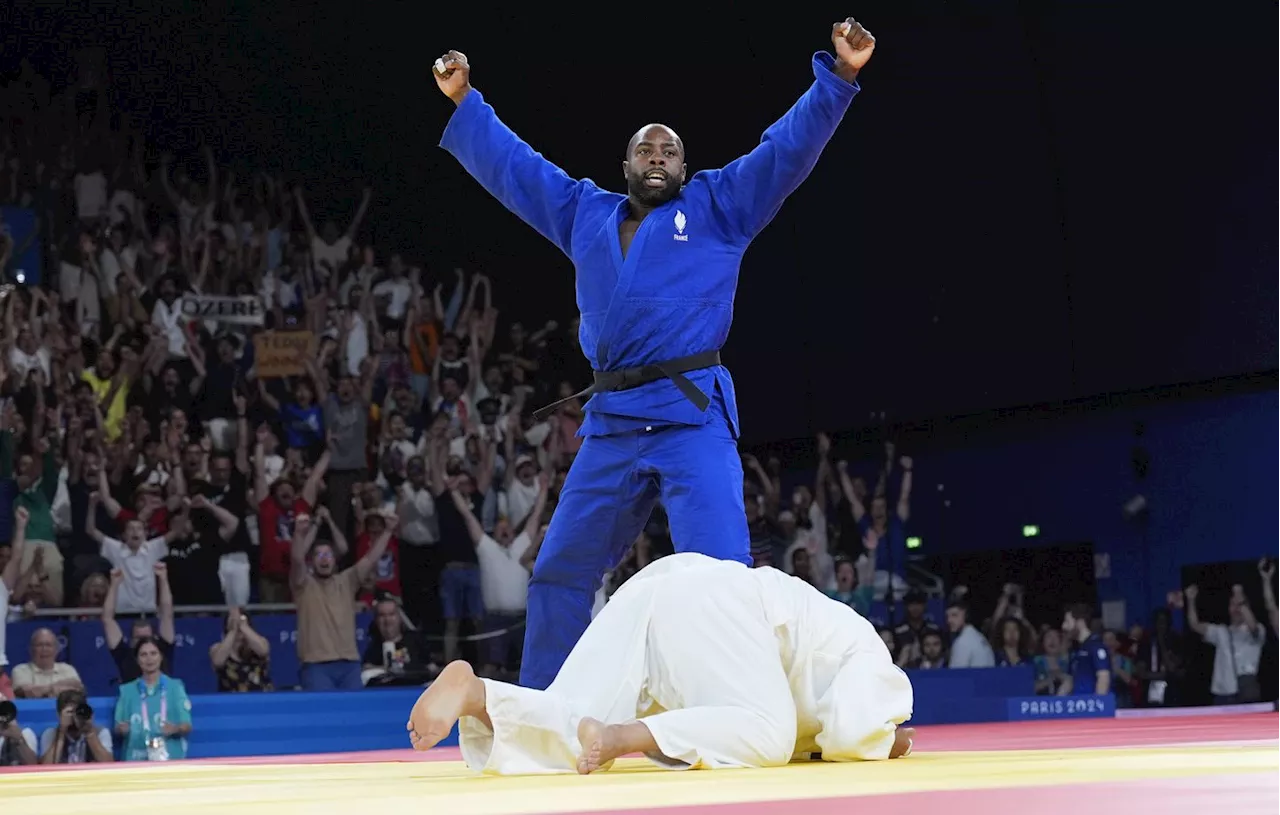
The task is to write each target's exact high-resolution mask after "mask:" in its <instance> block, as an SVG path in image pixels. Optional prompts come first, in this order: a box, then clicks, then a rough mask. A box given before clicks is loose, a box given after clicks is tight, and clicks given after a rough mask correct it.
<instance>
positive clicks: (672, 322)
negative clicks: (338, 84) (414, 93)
mask: <svg viewBox="0 0 1280 815" xmlns="http://www.w3.org/2000/svg"><path fill="white" fill-rule="evenodd" d="M834 62H835V61H834V59H833V57H832V56H831V55H830V54H827V53H824V52H819V53H817V54H815V55H814V57H813V73H814V82H813V84H812V85H811V86H810V87H809V89H808V90H807V91H806V92H805V93H804V95H802V96H801V97H800V99H799V100H798V101H797V102H796V104H795V105H794V106H793V107H792V108H791V110H789V111H788V112H787V113H786V114H785V115H784V116H783V117H782V118H781V119H779V120H778V121H777V122H775V123H774V124H773V125H772V126H770V127H769V129H768V130H766V131H765V133H764V137H763V138H762V139H761V141H760V144H759V145H758V146H757V147H756V148H755V149H753V150H752V151H751V152H750V153H748V154H747V155H745V156H743V157H741V158H739V159H737V160H735V161H733V162H731V163H730V164H728V165H726V166H725V167H723V168H722V169H719V170H708V171H703V172H699V173H697V174H695V175H694V176H693V177H692V178H690V179H689V180H688V182H687V183H686V185H685V186H684V188H683V189H682V190H681V191H680V194H679V195H678V196H676V197H675V198H674V199H673V200H671V201H669V202H667V203H666V204H664V205H662V206H660V207H658V208H657V209H655V210H653V211H652V212H650V213H649V215H648V216H647V217H646V218H645V219H644V221H643V222H642V223H641V224H640V227H639V229H638V230H637V232H636V234H635V237H634V239H633V240H632V243H631V246H630V248H629V250H628V251H627V252H626V254H625V256H624V254H623V251H622V246H621V242H620V240H619V236H618V229H619V226H620V225H621V224H622V222H623V221H624V220H625V219H626V218H627V216H628V214H629V209H628V205H627V197H626V196H625V195H621V194H619V193H614V192H609V191H607V190H603V189H601V188H600V187H598V186H596V184H595V183H593V182H592V181H590V180H589V179H583V180H575V179H573V178H571V177H569V176H568V175H567V174H565V172H564V171H562V170H561V169H559V168H558V167H556V166H555V165H554V164H552V163H551V162H550V161H548V160H547V159H545V158H543V157H542V156H541V155H539V154H538V153H537V152H535V151H534V150H533V149H532V148H530V147H529V145H527V144H525V143H524V142H523V141H521V140H520V138H519V137H517V136H516V135H515V133H514V132H512V131H511V129H510V128H508V127H507V126H506V125H505V124H503V123H502V121H501V120H499V119H498V117H497V115H496V114H495V112H494V110H493V108H492V107H491V106H490V105H489V104H488V103H487V102H486V101H485V99H484V97H483V96H482V95H481V94H480V92H479V91H477V90H475V89H472V90H471V92H470V93H468V94H467V96H466V97H465V98H464V99H463V100H462V102H461V104H459V105H458V107H457V109H456V110H455V111H454V113H453V116H452V117H451V118H450V120H449V125H448V127H447V128H445V132H444V135H443V137H442V138H441V142H440V146H441V147H443V148H444V149H445V150H447V151H449V152H450V153H451V154H452V155H453V156H454V157H455V158H457V159H458V161H459V162H460V163H461V164H462V166H463V167H464V168H465V169H466V170H467V172H469V173H470V174H471V175H472V176H473V177H475V178H476V180H478V181H479V182H480V183H481V185H483V186H484V188H485V189H486V190H488V191H489V193H490V194H492V195H493V196H494V197H495V198H497V199H498V200H499V201H501V202H502V204H503V205H504V206H506V207H507V209H509V210H511V211H512V212H513V213H515V214H516V215H517V216H519V217H520V218H521V219H522V220H523V221H525V222H526V223H527V224H529V225H530V226H532V227H533V228H534V229H536V230H537V231H538V232H539V233H541V234H542V235H543V236H544V237H546V238H547V239H548V240H550V241H552V242H553V243H554V244H555V245H556V246H557V247H559V248H560V250H561V251H563V252H564V253H565V254H566V255H567V256H568V257H569V259H570V260H571V261H572V262H573V264H574V266H575V269H576V272H577V278H576V286H577V301H578V308H579V310H580V311H581V315H582V319H581V328H580V330H579V335H578V339H579V341H580V343H581V345H582V351H583V353H584V354H585V355H586V357H587V359H588V360H589V361H591V363H592V365H593V367H595V369H596V370H597V371H605V372H609V371H619V370H622V369H628V368H636V367H640V366H644V365H656V364H658V363H665V362H668V361H671V360H675V359H679V358H682V357H687V356H692V355H694V354H700V353H703V352H707V351H717V350H719V349H720V348H721V346H723V345H724V342H725V340H726V339H727V338H728V336H729V326H730V324H731V322H732V319H733V298H734V292H735V290H736V289H737V285H738V269H739V266H740V264H741V261H742V256H743V253H745V252H746V249H747V246H748V245H749V244H750V243H751V241H752V240H753V239H754V238H755V236H756V235H757V234H758V233H759V232H760V230H762V229H763V228H764V227H765V225H766V224H768V223H769V221H770V220H772V219H773V217H774V215H775V214H777V211H778V209H779V208H780V207H781V206H782V202H783V201H784V200H785V199H786V197H787V196H788V195H790V194H791V193H792V192H793V191H794V190H795V189H796V187H798V186H799V185H800V182H802V181H803V180H804V179H805V178H806V177H807V176H808V175H809V173H810V171H811V170H812V169H813V167H814V164H816V163H817V160H818V156H819V155H820V154H821V152H822V149H823V148H824V147H825V146H826V144H827V142H828V141H829V140H830V138H831V136H832V134H833V133H834V132H835V129H836V127H837V126H838V125H839V123H840V120H841V119H842V118H843V116H844V113H845V111H846V110H847V109H848V107H849V103H850V102H851V101H852V100H853V97H854V95H855V94H856V93H857V92H858V86H857V84H856V83H850V82H846V81H845V80H843V79H841V78H840V77H839V76H837V75H836V74H835V73H833V71H832V69H833V67H834ZM686 377H687V379H688V381H689V382H691V383H692V384H693V385H694V386H696V387H697V388H698V390H700V391H701V392H702V393H703V394H704V395H706V396H707V397H708V398H709V400H710V404H709V405H706V406H705V408H699V407H698V406H697V405H695V404H694V403H693V402H692V401H691V400H690V399H689V398H688V397H687V396H685V395H684V394H683V393H681V391H680V390H679V389H678V388H677V387H676V385H675V383H674V382H673V381H672V380H670V379H660V380H658V381H655V382H650V383H648V384H645V385H641V386H639V387H635V388H631V389H629V390H618V391H609V392H604V393H597V394H595V395H594V396H592V397H591V399H590V400H589V401H588V402H587V404H586V406H585V410H586V418H585V420H584V423H583V425H582V428H581V430H580V432H579V435H581V436H583V437H584V440H583V443H582V447H581V449H580V450H579V452H578V456H577V458H576V459H575V460H574V463H573V466H572V468H571V469H570V471H569V475H568V477H567V478H566V480H565V485H564V489H563V491H562V492H561V495H560V501H559V504H558V505H557V507H556V511H555V514H554V516H553V518H552V521H551V527H550V529H549V530H548V531H547V535H546V538H545V540H544V541H543V544H542V549H541V550H540V551H539V553H538V558H537V560H536V562H535V565H534V568H533V577H532V579H531V580H530V583H529V606H528V617H527V621H526V625H527V630H526V632H525V646H524V662H523V668H522V671H521V676H520V683H521V684H522V685H524V686H525V687H530V688H536V689H540V690H541V689H545V688H546V687H547V686H548V685H550V684H551V681H552V680H553V679H555V676H556V674H557V673H558V672H559V670H560V666H561V665H562V664H563V663H564V660H565V658H566V657H567V656H568V655H569V652H570V651H571V650H572V649H573V646H574V645H575V644H576V643H577V641H578V639H579V637H581V636H582V632H583V631H585V630H586V628H587V625H588V623H590V621H591V606H592V601H593V599H594V595H595V592H596V590H597V589H598V588H599V586H600V581H601V579H602V578H603V576H604V574H605V572H607V571H608V570H609V569H612V568H613V567H614V566H616V565H617V563H618V562H619V561H620V560H621V559H622V558H623V557H624V556H625V555H626V553H627V550H628V548H629V547H630V546H631V545H632V543H633V542H634V541H635V539H636V537H637V536H638V535H639V533H640V531H641V529H642V528H643V526H644V524H645V522H646V521H647V520H648V517H649V513H650V511H651V510H652V508H653V506H654V502H655V501H658V500H661V501H662V503H663V505H664V507H665V508H666V510H667V515H668V518H669V519H670V523H671V537H672V542H673V543H674V545H675V548H676V550H677V551H681V552H686V551H693V552H699V553H702V554H705V555H709V556H711V557H715V558H720V559H726V560H737V561H741V562H743V563H747V564H750V563H751V555H750V543H749V539H748V534H747V526H746V511H745V508H744V507H743V497H742V464H741V460H740V458H739V454H738V449H737V436H738V409H737V403H736V401H735V399H734V391H733V380H732V378H731V377H730V376H729V372H728V370H726V369H725V368H724V367H722V366H720V365H714V366H711V367H708V368H702V369H700V370H696V371H692V372H689V373H687V374H686Z"/></svg>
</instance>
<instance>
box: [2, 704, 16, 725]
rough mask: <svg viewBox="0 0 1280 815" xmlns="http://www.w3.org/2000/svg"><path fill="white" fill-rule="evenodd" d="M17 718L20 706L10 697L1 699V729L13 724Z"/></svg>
mask: <svg viewBox="0 0 1280 815" xmlns="http://www.w3.org/2000/svg"><path fill="white" fill-rule="evenodd" d="M16 718H18V706H17V705H15V704H14V703H13V702H10V701H9V700H8V699H0V729H3V728H6V727H8V726H9V725H10V724H13V720H14V719H16Z"/></svg>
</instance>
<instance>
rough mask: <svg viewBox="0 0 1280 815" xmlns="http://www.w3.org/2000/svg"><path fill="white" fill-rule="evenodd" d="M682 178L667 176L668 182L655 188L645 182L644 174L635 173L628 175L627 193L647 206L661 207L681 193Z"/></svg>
mask: <svg viewBox="0 0 1280 815" xmlns="http://www.w3.org/2000/svg"><path fill="white" fill-rule="evenodd" d="M680 180H681V179H680V178H679V177H677V176H674V175H668V176H667V183H666V184H664V185H663V186H661V187H658V188H656V189H655V188H653V187H649V186H647V185H646V184H645V183H644V175H643V174H640V175H636V174H634V173H632V174H630V175H628V176H627V194H628V195H629V196H630V197H631V198H633V199H635V200H636V201H639V202H640V203H641V204H644V205H645V206H646V207H660V206H662V205H663V204H665V203H667V202H668V201H670V200H671V199H673V198H675V197H676V196H677V195H679V194H680V187H681V184H680Z"/></svg>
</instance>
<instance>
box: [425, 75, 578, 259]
mask: <svg viewBox="0 0 1280 815" xmlns="http://www.w3.org/2000/svg"><path fill="white" fill-rule="evenodd" d="M433 74H434V76H435V79H436V84H437V85H439V86H440V91H441V93H443V94H444V95H445V96H447V97H449V98H450V99H452V100H453V102H454V104H456V105H457V106H458V109H457V110H456V111H454V113H453V117H452V118H450V119H449V125H448V126H447V127H446V128H445V130H444V135H443V136H442V137H441V139H440V146H441V147H443V148H444V149H445V150H447V151H449V153H451V154H452V155H453V157H454V158H456V159H457V160H458V161H459V162H460V163H461V164H462V166H463V167H464V168H465V169H466V171H467V172H468V173H470V174H471V175H472V177H473V178H475V179H476V180H477V181H479V182H480V184H481V186H483V187H484V188H485V189H486V190H488V191H489V194H490V195H492V196H493V197H494V198H497V199H498V200H499V201H501V202H502V205H503V206H505V207H506V208H507V209H509V210H511V211H512V212H513V213H515V214H516V215H517V216H519V217H520V219H521V220H523V221H524V222H525V223H527V224H529V226H531V227H533V228H534V229H536V230H538V232H539V233H540V234H541V235H542V236H543V237H545V238H546V239H547V240H549V241H551V242H552V243H554V244H555V245H556V246H557V247H559V248H560V251H562V252H564V253H565V254H566V255H568V254H569V252H570V247H569V243H570V235H571V234H572V231H573V220H574V215H575V213H576V211H577V208H578V201H579V199H580V198H581V197H582V194H583V192H584V191H585V190H587V189H588V188H589V187H590V186H593V185H590V182H586V181H576V180H574V179H572V178H570V177H569V176H568V175H567V174H566V173H565V172H564V171H563V170H561V169H560V168H559V167H557V166H555V165H554V164H552V163H551V162H550V161H548V160H547V159H545V158H543V157H542V155H541V154H539V153H537V152H536V151H535V150H534V149H533V148H532V147H530V146H529V145H527V144H525V143H524V142H523V141H521V140H520V137H519V136H517V135H516V134H515V133H513V132H512V131H511V129H510V128H509V127H507V126H506V125H505V124H503V123H502V120H500V119H499V118H498V115H497V114H496V113H495V112H494V110H493V108H492V107H491V106H490V105H489V104H488V103H487V102H485V101H484V97H483V96H481V95H480V92H479V91H477V90H475V89H474V88H472V87H471V81H470V80H471V66H470V65H469V64H468V63H467V57H466V55H465V54H462V53H461V52H458V51H450V52H449V53H447V54H445V55H444V56H443V57H441V58H440V59H438V60H436V66H435V69H434V70H433Z"/></svg>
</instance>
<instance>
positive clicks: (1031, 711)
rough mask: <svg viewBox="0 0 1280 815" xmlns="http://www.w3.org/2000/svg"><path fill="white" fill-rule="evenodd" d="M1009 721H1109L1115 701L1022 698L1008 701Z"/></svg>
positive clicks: (1086, 697) (1102, 698) (1089, 697)
mask: <svg viewBox="0 0 1280 815" xmlns="http://www.w3.org/2000/svg"><path fill="white" fill-rule="evenodd" d="M1008 702H1009V721H1011V722H1025V721H1028V720H1031V719H1110V718H1112V717H1114V716H1115V715H1116V700H1115V697H1114V696H1112V695H1111V694H1107V695H1106V696H1097V695H1081V696H1023V697H1018V698H1013V699H1009V700H1008Z"/></svg>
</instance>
